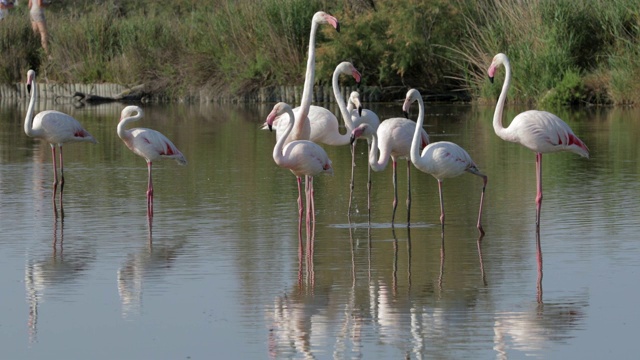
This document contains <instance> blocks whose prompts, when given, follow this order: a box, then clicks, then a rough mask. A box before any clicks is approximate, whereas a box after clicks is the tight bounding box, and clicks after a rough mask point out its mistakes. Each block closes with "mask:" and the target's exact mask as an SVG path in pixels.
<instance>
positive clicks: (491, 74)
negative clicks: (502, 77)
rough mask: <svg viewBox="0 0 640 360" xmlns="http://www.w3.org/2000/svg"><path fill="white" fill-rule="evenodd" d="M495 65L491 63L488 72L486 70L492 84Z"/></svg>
mask: <svg viewBox="0 0 640 360" xmlns="http://www.w3.org/2000/svg"><path fill="white" fill-rule="evenodd" d="M496 67H497V66H496V65H495V64H494V63H491V66H489V70H487V73H488V74H489V81H491V83H492V84H493V76H494V75H495V73H496Z"/></svg>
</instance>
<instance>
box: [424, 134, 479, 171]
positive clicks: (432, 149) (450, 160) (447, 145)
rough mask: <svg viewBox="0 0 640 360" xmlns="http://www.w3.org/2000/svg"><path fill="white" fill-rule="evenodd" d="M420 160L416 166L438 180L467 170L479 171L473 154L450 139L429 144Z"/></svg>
mask: <svg viewBox="0 0 640 360" xmlns="http://www.w3.org/2000/svg"><path fill="white" fill-rule="evenodd" d="M420 160H421V161H420V162H419V163H417V164H416V167H418V168H419V169H420V170H422V171H424V172H426V173H429V174H431V175H432V176H433V177H435V178H436V179H438V180H443V179H446V178H452V177H456V176H458V175H460V174H462V173H464V172H465V171H471V172H474V173H475V172H477V166H476V164H475V163H474V162H473V160H472V159H471V156H469V154H468V153H467V152H466V151H465V150H464V149H463V148H461V147H460V146H459V145H457V144H454V143H452V142H449V141H438V142H435V143H431V144H429V145H427V147H426V148H424V150H423V151H422V155H421V157H420Z"/></svg>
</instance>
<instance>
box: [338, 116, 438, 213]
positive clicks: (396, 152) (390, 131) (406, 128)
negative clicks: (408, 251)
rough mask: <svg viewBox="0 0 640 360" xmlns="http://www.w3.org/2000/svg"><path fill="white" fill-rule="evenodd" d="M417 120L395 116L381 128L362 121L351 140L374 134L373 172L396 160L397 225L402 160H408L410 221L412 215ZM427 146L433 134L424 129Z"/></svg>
mask: <svg viewBox="0 0 640 360" xmlns="http://www.w3.org/2000/svg"><path fill="white" fill-rule="evenodd" d="M415 129H416V123H414V122H413V121H411V120H409V119H405V118H391V119H387V120H384V121H382V122H381V123H380V126H378V130H377V131H373V130H372V126H370V125H369V124H367V123H364V124H360V125H359V126H358V127H357V128H355V129H353V131H352V132H351V139H352V141H355V140H356V139H358V138H360V137H366V136H371V137H372V139H373V140H372V142H371V151H370V152H369V165H370V166H371V169H373V171H382V170H384V169H385V168H386V167H387V163H388V162H389V157H391V160H392V163H393V214H392V217H391V224H392V225H393V224H394V221H395V217H396V208H397V207H398V173H397V166H398V164H397V161H398V159H407V223H409V221H410V218H411V160H410V154H411V140H412V137H413V132H414V131H415ZM421 134H422V142H423V145H425V146H426V144H428V143H429V136H428V135H427V132H426V131H424V129H421Z"/></svg>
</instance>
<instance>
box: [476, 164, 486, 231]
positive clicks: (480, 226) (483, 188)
mask: <svg viewBox="0 0 640 360" xmlns="http://www.w3.org/2000/svg"><path fill="white" fill-rule="evenodd" d="M478 176H482V193H481V195H480V210H479V211H478V225H477V227H478V231H480V234H481V236H483V235H484V229H483V228H482V206H483V205H484V190H485V189H486V187H487V176H486V175H480V174H478Z"/></svg>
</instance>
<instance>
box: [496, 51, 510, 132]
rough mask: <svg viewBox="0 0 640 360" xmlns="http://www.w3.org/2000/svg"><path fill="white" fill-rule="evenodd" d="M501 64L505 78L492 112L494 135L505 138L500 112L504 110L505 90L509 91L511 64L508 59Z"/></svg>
mask: <svg viewBox="0 0 640 360" xmlns="http://www.w3.org/2000/svg"><path fill="white" fill-rule="evenodd" d="M503 65H504V70H505V78H504V83H503V84H502V91H501V92H500V97H498V103H497V104H496V110H495V112H494V113H493V130H494V131H495V132H496V135H498V136H499V137H501V138H503V139H505V140H507V139H506V137H508V135H507V131H506V130H507V129H505V128H504V126H502V114H503V110H504V103H505V101H506V100H507V92H509V86H510V85H511V65H510V64H509V61H508V60H507V61H505V62H503Z"/></svg>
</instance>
